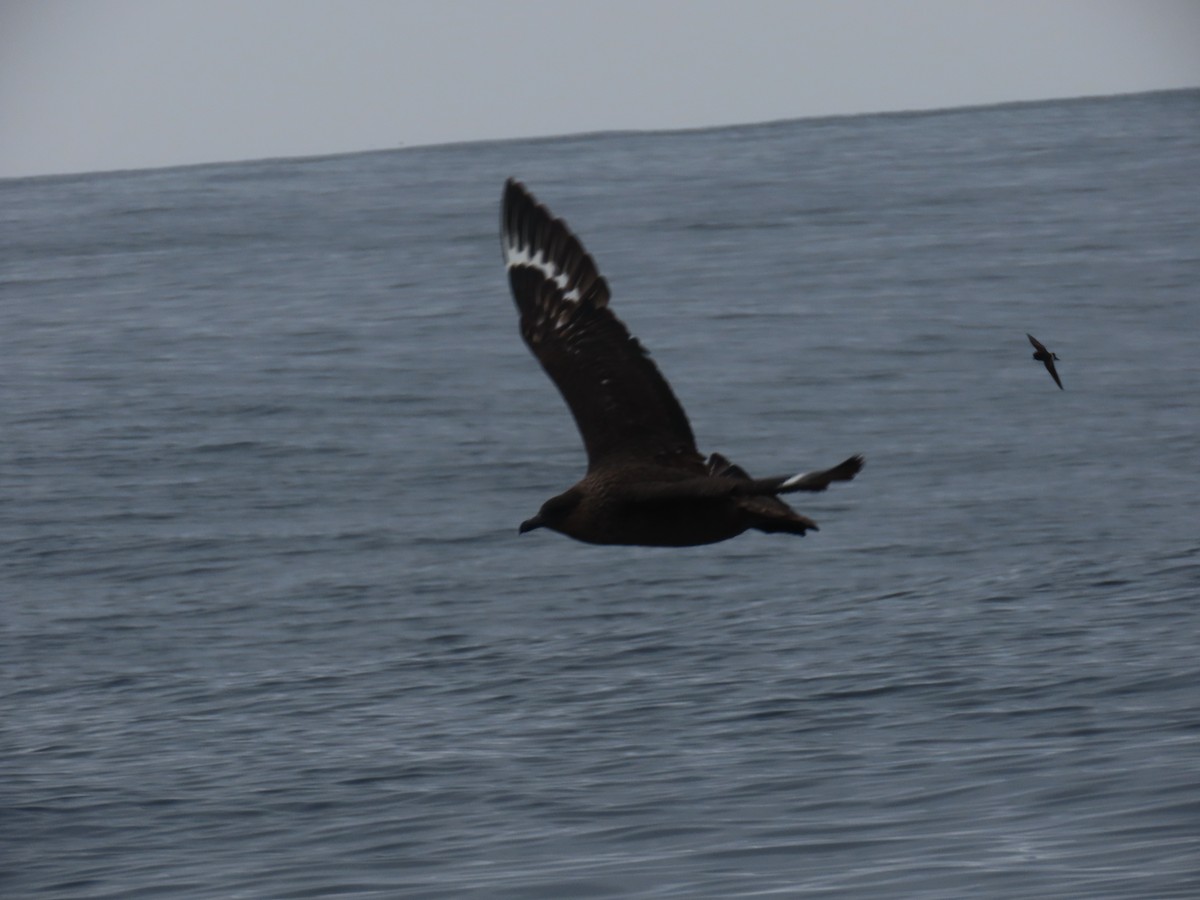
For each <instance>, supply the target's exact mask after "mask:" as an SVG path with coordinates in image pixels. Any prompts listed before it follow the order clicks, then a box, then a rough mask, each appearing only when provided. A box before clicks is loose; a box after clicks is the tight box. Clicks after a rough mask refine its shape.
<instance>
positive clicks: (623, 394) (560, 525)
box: [501, 178, 863, 547]
mask: <svg viewBox="0 0 1200 900" xmlns="http://www.w3.org/2000/svg"><path fill="white" fill-rule="evenodd" d="M501 242H502V245H503V249H504V258H505V262H506V264H507V266H508V279H509V284H510V286H511V287H512V293H513V298H514V299H515V300H516V303H517V308H518V309H519V310H520V313H521V336H522V337H523V338H524V339H525V343H526V344H528V345H529V349H530V350H531V351H533V355H534V356H535V357H537V360H538V362H540V363H541V364H542V368H544V369H545V370H546V374H548V375H549V376H550V379H551V381H553V382H554V384H555V386H556V387H557V388H558V390H559V392H560V393H561V394H562V395H563V399H565V400H566V402H567V406H568V407H569V408H570V410H571V414H572V415H573V416H574V417H575V424H576V425H577V426H578V428H579V433H580V435H581V436H582V437H583V443H584V447H585V449H586V450H587V457H588V468H587V474H586V475H584V477H583V478H582V479H581V480H580V481H579V482H578V483H577V484H576V485H575V486H574V487H571V488H570V489H568V490H567V491H565V492H564V493H562V494H559V495H558V496H556V497H551V498H550V499H549V500H547V501H546V502H545V503H544V504H542V508H541V509H540V510H539V511H538V514H537V515H536V516H534V517H533V518H531V519H528V520H526V521H525V522H522V523H521V529H520V530H521V533H522V534H523V533H525V532H527V531H531V530H533V529H535V528H549V529H551V530H553V531H558V532H560V533H562V534H565V535H567V536H568V537H572V538H575V539H576V540H580V541H587V542H588V543H592V544H641V545H647V546H658V547H687V546H693V545H697V544H711V543H715V542H717V541H723V540H726V539H728V538H731V537H735V536H737V535H739V534H741V533H742V532H744V531H746V530H747V529H750V528H755V529H757V530H759V531H766V532H786V533H788V534H800V535H802V534H804V533H805V531H806V530H808V529H812V530H814V531H816V530H817V524H816V523H815V522H814V521H813V520H812V519H809V518H808V517H807V516H802V515H800V514H799V513H797V512H796V511H795V510H793V509H792V508H791V507H789V506H788V505H787V504H786V503H784V502H783V501H782V500H780V499H779V498H778V497H777V496H776V495H777V494H784V493H790V492H792V491H823V490H825V489H826V488H827V487H828V486H829V484H830V483H831V482H834V481H849V480H850V479H852V478H853V477H854V476H855V475H856V474H858V472H859V470H860V469H861V468H862V466H863V458H862V457H861V456H852V457H850V458H849V459H847V460H846V461H845V462H842V463H840V464H839V465H836V466H834V467H833V468H831V469H824V470H822V471H819V472H807V473H802V474H799V475H790V476H788V475H781V476H776V477H774V478H751V477H750V476H749V475H747V474H746V472H745V471H744V470H743V469H741V468H740V467H738V466H736V465H734V464H733V463H731V462H729V460H727V459H725V458H724V457H723V456H721V455H720V454H716V453H714V454H712V455H711V456H709V457H708V459H707V460H705V459H704V457H703V456H701V455H700V453H699V451H698V450H697V449H696V442H695V439H694V438H693V436H692V429H691V426H690V425H689V424H688V420H687V416H686V415H684V412H683V409H682V407H680V405H679V401H678V400H676V399H675V395H674V394H673V393H672V392H671V388H670V387H669V386H668V384H667V382H666V380H665V379H664V378H663V377H662V375H661V374H659V371H658V368H657V367H656V366H655V365H654V363H653V362H652V361H651V360H650V358H649V356H647V354H646V351H645V350H643V349H642V346H641V344H639V343H638V341H637V339H636V338H634V337H633V336H632V335H631V334H630V333H629V331H628V330H627V329H626V328H625V326H624V325H623V324H622V323H621V321H620V320H619V319H617V317H616V316H614V315H613V314H612V312H610V311H609V309H608V301H609V291H608V284H607V282H606V281H605V280H604V278H603V277H602V276H601V275H600V273H599V272H598V271H597V269H596V264H595V262H594V261H593V260H592V258H591V256H589V255H588V253H587V251H585V250H584V249H583V245H582V244H580V242H579V241H578V239H576V238H575V236H574V235H572V234H571V232H570V231H569V230H568V229H567V226H566V224H565V223H564V222H563V221H562V220H561V219H556V218H554V216H553V215H552V214H551V213H550V211H549V210H547V209H546V208H545V207H544V206H542V205H541V204H539V203H538V202H537V201H536V200H535V199H534V198H533V196H532V195H531V194H530V193H529V192H528V191H527V190H526V189H525V186H524V185H522V184H521V183H520V182H519V181H515V180H513V179H511V178H510V179H509V180H508V182H507V184H506V185H505V188H504V200H503V208H502V211H501Z"/></svg>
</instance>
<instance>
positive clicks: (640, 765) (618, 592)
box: [0, 91, 1200, 900]
mask: <svg viewBox="0 0 1200 900" xmlns="http://www.w3.org/2000/svg"><path fill="white" fill-rule="evenodd" d="M510 175H512V176H516V177H518V178H520V179H522V180H523V181H525V182H526V184H527V185H528V186H529V188H530V189H531V190H532V191H533V192H534V193H535V194H536V195H537V196H538V198H539V199H540V200H541V201H542V202H544V203H546V204H547V205H549V207H550V208H551V209H552V210H553V211H554V212H555V214H556V215H559V216H562V217H564V218H565V219H566V220H567V221H568V222H569V223H570V225H571V227H572V229H573V230H574V231H575V232H576V233H577V234H578V235H579V236H580V237H581V238H582V240H583V241H584V243H585V244H586V246H587V248H588V250H589V251H590V252H591V253H592V254H593V256H594V257H595V258H596V260H597V262H598V264H599V266H600V268H601V271H602V272H603V273H604V274H605V275H606V276H607V278H608V280H609V283H610V285H611V286H612V289H613V306H612V308H613V310H614V311H615V312H616V313H617V315H619V316H620V317H621V318H622V320H623V321H624V322H625V323H626V324H627V325H628V326H629V327H630V329H631V331H632V332H633V333H634V334H636V335H637V336H638V337H639V338H640V339H641V340H642V342H643V343H644V344H645V345H646V347H647V348H648V349H649V350H650V351H651V353H652V354H653V355H654V358H655V360H656V361H657V363H658V365H659V367H660V368H661V369H662V371H663V372H664V374H665V375H666V377H667V378H668V379H669V380H670V381H671V383H672V385H673V386H674V388H675V391H676V393H677V395H678V396H679V398H680V400H681V402H682V404H683V406H684V408H685V409H686V410H687V411H688V413H689V416H690V418H691V421H692V425H693V428H694V430H695V432H696V435H697V440H698V443H699V445H700V449H701V450H702V451H704V452H714V451H717V452H721V453H723V454H725V455H727V456H728V457H730V458H731V459H733V460H734V461H735V462H737V463H739V464H740V465H742V466H743V467H745V468H746V469H748V470H749V471H750V472H751V473H752V474H754V475H759V476H766V475H774V474H785V473H791V472H796V471H802V470H804V469H811V468H817V467H823V466H827V465H832V464H834V463H836V462H838V461H840V460H842V459H844V458H845V457H847V456H849V455H850V454H852V453H863V454H865V456H866V458H867V466H866V468H865V469H864V470H863V472H862V473H861V474H860V475H859V477H858V478H857V479H856V480H855V481H853V482H852V483H850V484H839V485H835V486H834V487H833V488H832V489H831V490H829V491H828V492H827V493H825V494H815V495H795V497H798V498H799V499H796V500H795V504H794V505H795V506H796V507H797V508H798V509H800V510H801V511H802V512H804V513H805V514H807V515H809V516H811V517H812V518H814V519H816V520H817V521H818V522H819V523H820V526H821V530H820V531H819V532H815V533H810V534H809V535H808V536H807V537H804V538H798V537H793V536H787V535H776V536H770V535H763V534H758V533H750V534H747V535H744V536H742V537H740V538H737V539H735V540H732V541H729V542H726V543H722V544H717V545H713V546H708V547H699V548H690V549H683V550H663V549H649V548H631V547H594V546H589V545H585V544H579V543H575V542H572V541H570V540H568V539H566V538H563V537H562V536H560V535H556V534H554V533H551V532H547V531H537V532H534V533H531V534H527V535H523V536H518V535H517V525H518V523H519V522H520V521H521V520H522V519H525V518H527V517H529V516H531V515H532V514H533V513H534V512H535V511H536V510H537V508H538V506H539V505H540V504H541V503H542V501H543V500H545V499H546V498H547V497H549V496H551V495H553V494H555V493H558V492H559V491H561V490H563V489H565V488H566V487H567V486H569V485H570V484H571V483H573V482H574V480H575V479H576V478H578V477H579V475H580V474H581V473H582V471H583V466H584V456H583V451H582V447H581V445H580V441H579V438H578V435H577V434H576V432H575V429H574V425H573V422H572V420H571V417H570V415H569V414H568V412H567V409H566V407H565V406H564V404H563V403H562V401H561V398H560V397H559V395H558V394H557V392H556V390H555V389H554V387H553V385H552V384H551V383H550V381H549V380H548V379H547V378H546V376H545V375H544V373H543V372H542V371H541V370H540V368H539V367H538V365H537V364H536V362H535V361H534V359H533V357H532V356H531V355H530V354H529V352H528V350H527V349H526V348H525V346H524V345H523V344H522V342H521V339H520V337H519V335H518V332H517V321H516V312H515V308H514V306H513V303H512V300H511V298H510V296H509V291H508V287H507V282H506V279H505V275H504V270H503V267H502V263H501V256H500V247H499V238H498V215H499V201H500V194H501V190H502V187H503V183H504V179H505V178H506V177H508V176H510ZM1026 332H1029V333H1032V334H1034V335H1035V336H1036V337H1038V338H1039V339H1040V340H1041V341H1043V342H1044V343H1045V344H1046V345H1047V346H1048V347H1049V348H1050V349H1051V350H1053V351H1055V352H1057V353H1058V355H1059V356H1060V357H1061V362H1060V363H1059V364H1058V369H1059V373H1060V374H1061V376H1062V380H1063V383H1064V385H1065V390H1061V391H1060V390H1059V389H1058V388H1057V387H1056V386H1055V385H1054V383H1053V382H1052V381H1051V379H1050V377H1049V375H1048V374H1047V373H1046V371H1045V369H1044V368H1043V367H1042V366H1041V364H1039V363H1037V362H1034V361H1033V360H1032V359H1031V358H1030V355H1031V353H1032V348H1031V347H1030V346H1029V344H1028V341H1027V340H1026V337H1025V335H1026ZM0 358H2V370H0V371H2V372H3V385H2V388H0V397H2V400H0V488H2V490H0V679H2V680H0V895H3V896H4V897H5V898H14V900H15V898H71V900H84V898H112V900H117V898H120V900H126V898H157V897H164V898H231V897H237V898H325V897H383V898H390V897H405V898H409V897H411V898H459V897H471V898H574V897H592V898H597V897H688V898H691V897H720V898H730V897H765V896H778V897H818V898H826V897H838V898H843V897H845V898H864V897H865V898H897V897H918V898H963V897H971V898H980V897H984V898H1013V897H1039V898H1046V897H1074V898H1117V897H1120V898H1160V900H1161V898H1185V897H1186V898H1194V897H1197V896H1200V512H1198V506H1200V92H1197V91H1181V92H1170V93H1157V94H1143V95H1137V96H1122V97H1112V98H1102V99H1086V100H1073V101H1063V102H1050V103H1036V104H1024V105H1010V106H998V107H987V108H973V109H963V110H952V111H943V112H934V113H920V114H899V115H879V116H864V117H850V118H834V119H820V120H804V121H787V122H775V123H768V124H761V125H752V126H746V127H737V128H722V129H714V130H699V131H687V132H669V133H668V132H663V133H619V134H594V135H583V136H575V137H567V138H557V139H541V140H521V141H506V142H495V143H474V144H460V145H452V146H440V147H425V148H400V149H396V150H392V151H386V152H377V153H368V154H355V155H345V156H335V157H324V158H317V159H284V160H263V161H253V162H239V163H232V164H222V165H208V166H197V167H188V168H177V169H163V170H150V171H134V172H119V173H101V174H86V175H77V176H63V177H47V178H30V179H19V180H7V181H2V182H0Z"/></svg>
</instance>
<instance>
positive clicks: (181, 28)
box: [0, 0, 1200, 177]
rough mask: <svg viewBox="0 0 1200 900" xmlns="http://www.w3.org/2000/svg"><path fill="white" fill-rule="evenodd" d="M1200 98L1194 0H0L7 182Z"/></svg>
mask: <svg viewBox="0 0 1200 900" xmlns="http://www.w3.org/2000/svg"><path fill="white" fill-rule="evenodd" d="M1195 86H1200V0H842V2H835V0H827V2H816V0H793V2H784V0H736V2H720V0H692V2H684V0H428V2H420V0H413V2H404V0H343V2H332V0H329V2H321V0H0V177H12V176H21V175H34V174H45V173H57V172H84V171H96V170H103V169H118V168H143V167H151V166H168V165H179V164H184V163H196V162H211V161H218V160H241V159H257V158H262V157H275V156H304V155H311V154H324V153H338V152H343V151H352V150H370V149H379V148H385V147H396V146H399V145H401V144H403V145H409V146H411V145H414V144H430V143H443V142H451V141H468V140H484V139H489V138H509V137H524V136H533V135H552V134H571V133H577V132H583V131H599V130H608V129H670V128H689V127H701V126H706V125H723V124H732V123H743V122H760V121H766V120H770V119H786V118H798V117H805V116H819V115H829V114H843V113H860V112H876V111H883V110H897V109H931V108H939V107H947V106H961V105H969V104H983V103H997V102H1002V101H1008V100H1034V99H1043V98H1049V97H1073V96H1082V95H1102V94H1114V93H1126V92H1132V91H1145V90H1154V89H1159V88H1174V87H1195Z"/></svg>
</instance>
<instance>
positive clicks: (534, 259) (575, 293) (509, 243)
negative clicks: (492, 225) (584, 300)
mask: <svg viewBox="0 0 1200 900" xmlns="http://www.w3.org/2000/svg"><path fill="white" fill-rule="evenodd" d="M513 237H514V236H513V235H512V234H509V233H507V232H506V233H505V235H504V260H505V262H506V263H507V264H508V268H510V269H512V268H516V267H517V266H528V267H529V268H531V269H537V270H538V271H539V272H541V273H542V275H544V276H545V277H546V280H547V281H553V282H554V283H555V284H556V285H558V289H559V290H560V291H562V292H563V295H562V296H563V299H564V300H566V301H567V302H568V303H578V302H579V300H580V299H581V295H580V293H579V288H578V286H576V287H573V288H571V289H570V290H569V291H568V290H567V287H568V286H569V285H570V284H571V278H570V276H568V275H567V273H566V272H564V271H563V270H562V269H560V268H559V267H558V266H557V265H555V263H554V260H552V259H551V258H550V257H549V256H547V255H546V253H545V251H543V250H542V249H541V248H540V247H539V248H538V251H537V253H530V252H529V250H528V249H526V248H525V247H521V246H518V244H517V243H516V242H515V241H514V240H513Z"/></svg>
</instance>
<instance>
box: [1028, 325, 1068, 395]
mask: <svg viewBox="0 0 1200 900" xmlns="http://www.w3.org/2000/svg"><path fill="white" fill-rule="evenodd" d="M1025 337H1027V338H1029V343H1031V344H1033V349H1034V350H1035V351H1037V352H1035V353H1034V354H1033V358H1034V359H1036V360H1037V361H1038V362H1040V363H1045V364H1046V371H1047V372H1049V373H1050V377H1051V378H1053V379H1054V383H1055V384H1057V385H1058V389H1059V390H1063V386H1062V380H1061V379H1060V378H1059V377H1058V371H1057V370H1056V369H1055V368H1054V361H1055V360H1056V359H1058V354H1057V353H1051V352H1050V351H1049V350H1047V349H1046V348H1045V346H1043V344H1042V342H1041V341H1039V340H1038V339H1037V338H1035V337H1034V336H1033V335H1032V334H1030V333H1029V332H1028V331H1027V332H1025ZM1059 362H1061V360H1059Z"/></svg>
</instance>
